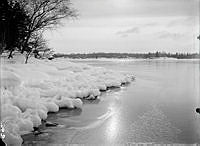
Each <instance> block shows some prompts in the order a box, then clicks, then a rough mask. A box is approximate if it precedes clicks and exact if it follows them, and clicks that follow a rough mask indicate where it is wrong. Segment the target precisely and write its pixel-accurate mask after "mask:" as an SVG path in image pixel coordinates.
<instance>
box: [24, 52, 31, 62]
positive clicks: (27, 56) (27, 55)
mask: <svg viewBox="0 0 200 146" xmlns="http://www.w3.org/2000/svg"><path fill="white" fill-rule="evenodd" d="M30 54H31V52H28V53H27V54H26V59H25V64H27V63H28V58H29V55H30Z"/></svg>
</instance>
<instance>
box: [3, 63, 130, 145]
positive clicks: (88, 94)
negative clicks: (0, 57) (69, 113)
mask: <svg viewBox="0 0 200 146" xmlns="http://www.w3.org/2000/svg"><path fill="white" fill-rule="evenodd" d="M3 62H4V63H3V64H2V67H1V78H0V80H1V86H0V88H1V121H2V123H3V125H4V126H5V132H4V134H5V135H6V137H5V142H6V143H7V144H14V145H21V144H22V141H23V140H22V138H21V136H20V135H23V134H25V133H27V132H30V131H32V130H33V127H38V126H39V125H40V124H41V120H45V119H46V118H47V113H48V112H58V110H59V108H81V107H82V104H83V103H82V101H81V99H82V98H86V99H95V97H97V96H99V95H100V91H101V90H106V89H107V88H108V87H111V86H114V87H119V86H121V84H122V83H127V82H130V81H131V77H130V76H128V75H125V74H124V73H117V72H114V71H110V70H106V69H104V68H99V67H91V66H88V65H85V64H77V63H72V62H69V61H66V60H65V59H55V60H53V61H48V60H35V59H31V60H30V63H29V64H21V63H17V62H15V63H12V64H11V63H6V62H5V61H3Z"/></svg>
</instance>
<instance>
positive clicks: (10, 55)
mask: <svg viewBox="0 0 200 146" xmlns="http://www.w3.org/2000/svg"><path fill="white" fill-rule="evenodd" d="M12 53H13V49H12V50H11V51H10V54H9V55H8V59H10V58H13V55H12Z"/></svg>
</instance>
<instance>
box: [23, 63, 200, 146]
mask: <svg viewBox="0 0 200 146" xmlns="http://www.w3.org/2000/svg"><path fill="white" fill-rule="evenodd" d="M72 61H73V62H81V63H86V64H89V65H92V66H100V67H105V68H108V69H112V70H116V71H123V72H128V73H130V74H133V75H134V76H135V77H136V79H135V81H133V82H132V83H131V84H130V85H127V86H124V87H122V88H121V89H113V90H110V91H107V92H104V93H102V95H101V98H100V99H97V100H91V101H84V105H83V108H82V110H80V109H75V110H69V109H61V110H60V111H59V112H58V113H54V114H49V116H48V119H47V121H50V122H55V123H58V124H59V125H58V126H57V127H44V126H41V131H42V132H44V133H43V134H40V135H37V136H34V135H32V134H28V135H25V136H23V138H24V140H25V144H27V143H29V144H30V143H31V144H34V143H39V144H63V143H74V144H106V145H109V144H125V143H129V142H130V143H134V142H142V143H152V142H155V143H186V144H189V143H190V144H193V143H200V115H197V114H196V113H195V108H196V107H200V99H199V69H200V66H199V65H200V64H199V60H96V59H93V60H72Z"/></svg>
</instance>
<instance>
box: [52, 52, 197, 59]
mask: <svg viewBox="0 0 200 146" xmlns="http://www.w3.org/2000/svg"><path fill="white" fill-rule="evenodd" d="M54 57H55V58H57V57H65V58H74V59H76V58H81V59H86V58H144V59H147V58H150V59H153V58H158V57H169V58H177V59H193V58H200V55H199V54H198V53H166V52H158V51H157V52H154V53H151V52H149V53H89V54H80V53H77V54H74V53H72V54H61V53H57V54H54Z"/></svg>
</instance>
